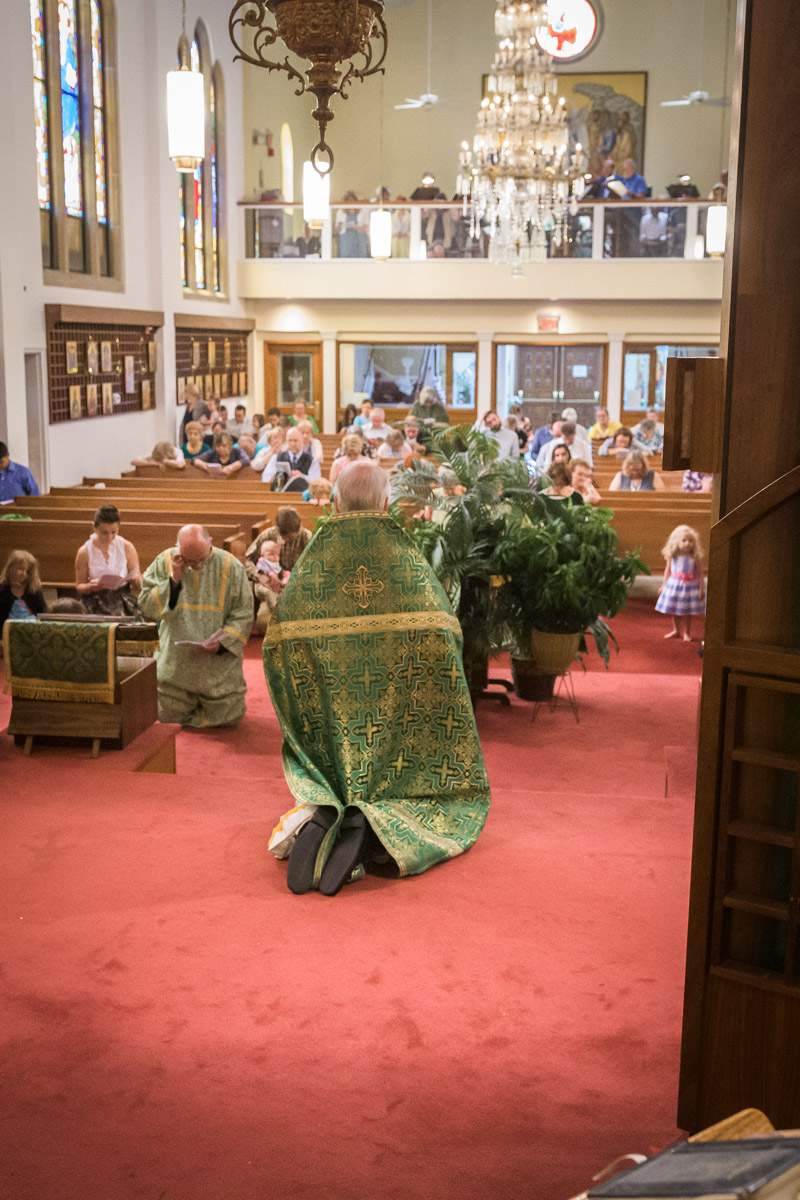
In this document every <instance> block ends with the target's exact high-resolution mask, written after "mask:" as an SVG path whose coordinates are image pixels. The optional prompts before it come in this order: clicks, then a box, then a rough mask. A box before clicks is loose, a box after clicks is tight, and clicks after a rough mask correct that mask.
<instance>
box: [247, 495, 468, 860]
mask: <svg viewBox="0 0 800 1200" xmlns="http://www.w3.org/2000/svg"><path fill="white" fill-rule="evenodd" d="M264 670H265V673H266V677H267V683H268V684H269V689H270V692H271V694H272V701H273V704H274V705H275V710H276V712H277V714H278V718H279V720H280V722H281V725H282V728H283V735H284V741H283V769H284V774H285V776H286V780H287V783H288V784H289V788H290V789H291V791H292V794H293V795H294V797H295V799H296V801H297V803H298V804H300V805H309V804H327V805H333V806H334V807H336V808H337V809H338V810H341V809H342V808H343V806H345V805H348V804H353V805H356V806H358V807H359V808H360V809H362V811H363V812H364V813H365V815H366V817H367V820H368V821H369V824H370V826H371V827H372V829H373V831H374V832H375V834H377V836H378V838H379V839H380V841H381V842H382V844H383V846H384V848H385V849H386V851H388V853H389V854H390V855H391V856H392V858H393V859H394V860H395V862H396V863H397V866H398V868H399V872H400V874H401V875H416V874H419V873H420V872H422V871H426V870H427V869H428V868H429V867H432V866H433V865H434V864H435V863H438V862H441V861H443V860H444V859H448V858H455V857H456V855H459V854H463V852H464V851H465V850H468V849H469V847H470V846H471V845H472V844H473V843H474V842H475V840H476V839H477V837H478V835H479V834H480V832H481V829H482V828H483V824H484V821H485V820H486V814H487V812H488V810H489V781H488V778H487V775H486V768H485V766H484V762H483V756H482V754H481V748H480V743H479V741H478V733H477V730H476V728H475V718H474V715H473V711H472V703H471V701H470V697H469V691H468V690H467V684H466V680H465V678H464V672H463V669H462V665H461V630H460V627H459V624H458V621H457V619H456V617H455V616H454V614H453V610H452V608H451V607H450V604H449V602H448V600H447V597H446V595H445V593H444V591H443V590H442V588H441V586H440V584H439V582H438V580H437V579H436V577H435V575H434V573H433V571H432V570H431V568H430V567H429V566H428V564H427V562H426V561H425V559H424V558H423V556H422V555H421V554H420V553H419V551H418V550H417V549H416V547H415V546H414V544H413V542H412V541H411V539H410V538H409V537H408V535H407V534H406V533H405V532H404V530H402V529H401V528H400V527H399V526H398V525H397V524H396V523H395V521H393V520H392V519H391V518H390V517H388V516H386V515H385V514H384V513H347V514H345V515H343V516H334V517H331V518H330V519H329V520H327V521H324V522H322V523H321V524H320V525H319V526H318V527H317V530H316V532H315V534H314V537H313V538H312V540H311V541H310V543H309V545H308V547H307V548H306V550H305V553H304V554H303V556H302V558H301V559H300V560H299V562H298V563H297V566H296V567H295V568H294V570H293V571H292V575H291V579H290V580H289V582H288V584H287V585H286V588H285V590H284V592H283V594H282V595H281V597H280V600H279V602H278V606H277V609H276V610H275V613H274V614H273V617H272V621H271V623H270V626H269V630H268V632H267V636H266V638H265V640H264Z"/></svg>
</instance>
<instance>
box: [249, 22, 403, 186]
mask: <svg viewBox="0 0 800 1200" xmlns="http://www.w3.org/2000/svg"><path fill="white" fill-rule="evenodd" d="M383 7H384V0H239V2H238V3H237V4H234V6H233V9H232V10H231V15H230V18H229V20H228V31H229V33H230V37H231V41H232V42H233V44H234V46H235V47H236V51H237V53H236V55H235V56H234V61H236V59H239V58H240V59H242V61H243V62H248V63H252V64H253V65H254V66H256V67H264V68H266V70H268V71H285V72H286V74H287V75H288V76H289V78H290V79H294V80H295V81H296V82H297V85H298V86H297V89H296V92H295V95H297V96H302V95H303V93H304V92H311V93H312V94H313V95H314V96H315V97H316V101H317V104H316V108H315V109H314V111H313V113H312V116H313V117H314V120H315V121H316V122H317V124H318V125H319V132H320V140H319V142H318V143H317V145H316V146H315V147H314V149H313V150H312V151H311V155H310V158H311V162H312V163H313V165H314V169H315V170H316V171H317V173H318V174H320V175H328V174H330V171H331V169H332V167H333V150H332V149H331V147H330V146H329V145H328V143H327V141H326V136H325V135H326V131H327V126H328V124H329V122H330V121H332V120H333V117H334V113H333V110H332V109H331V106H330V102H331V99H332V97H333V96H341V97H342V99H347V88H348V87H349V85H350V83H351V82H352V81H353V80H354V79H362V80H363V79H366V78H367V76H369V75H375V74H376V73H377V72H378V71H380V72H382V71H383V65H382V64H383V62H384V60H385V58H386V51H387V48H388V33H387V31H386V25H385V23H384V20H383ZM278 41H282V42H283V43H284V45H285V46H286V47H287V49H288V50H290V51H291V52H292V54H295V55H296V56H297V57H298V58H302V59H306V60H307V61H308V62H310V63H311V66H310V67H308V68H307V70H306V71H305V74H303V73H302V72H301V70H299V69H298V68H297V67H296V66H293V65H292V63H291V62H290V60H289V58H288V56H287V57H285V58H284V59H283V61H282V62H278V61H276V60H273V59H271V58H269V57H268V55H269V53H271V52H272V47H273V46H274V45H275V43H276V42H278ZM358 59H363V65H361V66H356V62H355V61H354V60H358ZM326 156H327V158H326Z"/></svg>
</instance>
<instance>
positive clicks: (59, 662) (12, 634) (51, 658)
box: [3, 621, 118, 704]
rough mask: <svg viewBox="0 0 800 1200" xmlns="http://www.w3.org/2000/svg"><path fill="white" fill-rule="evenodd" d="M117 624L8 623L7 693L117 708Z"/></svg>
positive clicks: (5, 633) (5, 642) (5, 639)
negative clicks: (115, 694)
mask: <svg viewBox="0 0 800 1200" xmlns="http://www.w3.org/2000/svg"><path fill="white" fill-rule="evenodd" d="M117 628H118V626H117V625H116V624H106V623H105V621H103V622H98V623H92V624H87V625H83V624H81V623H80V622H79V621H65V622H63V623H62V622H60V621H6V623H5V626H4V627H3V653H4V654H5V660H6V691H7V692H10V693H11V695H12V696H17V697H19V698H20V699H25V700H73V701H78V702H80V703H83V704H113V703H114V680H115V663H116V653H115V650H116V633H117Z"/></svg>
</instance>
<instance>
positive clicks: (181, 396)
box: [178, 375, 186, 404]
mask: <svg viewBox="0 0 800 1200" xmlns="http://www.w3.org/2000/svg"><path fill="white" fill-rule="evenodd" d="M185 403H186V377H185V376H184V375H179V376H178V404H185Z"/></svg>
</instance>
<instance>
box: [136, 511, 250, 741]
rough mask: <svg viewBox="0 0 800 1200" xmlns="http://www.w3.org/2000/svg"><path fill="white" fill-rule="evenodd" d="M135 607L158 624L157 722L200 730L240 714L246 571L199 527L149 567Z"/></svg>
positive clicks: (188, 529)
mask: <svg viewBox="0 0 800 1200" xmlns="http://www.w3.org/2000/svg"><path fill="white" fill-rule="evenodd" d="M139 607H140V608H141V610H142V612H143V613H144V614H145V616H146V617H149V618H150V619H152V620H154V621H158V622H159V634H158V638H159V650H158V656H157V657H158V717H159V720H160V721H175V722H179V723H180V724H181V725H190V726H197V727H200V728H203V727H205V726H208V725H234V724H236V722H237V721H239V720H240V719H241V718H242V717H243V716H244V713H245V700H244V697H245V691H246V690H247V689H246V684H245V680H244V671H243V670H242V659H243V657H244V648H245V646H246V645H247V638H248V635H249V633H250V626H251V624H252V620H253V594H252V591H251V589H250V581H249V579H248V578H247V572H246V571H245V569H244V567H243V566H242V564H241V563H240V562H239V560H238V559H236V558H234V556H233V555H232V554H229V553H228V552H227V550H217V549H215V548H214V546H213V545H212V543H211V538H210V537H209V535H208V533H207V531H206V530H205V529H203V527H202V525H184V526H183V528H182V529H180V530H179V531H178V543H177V545H176V546H175V547H174V548H173V549H172V550H165V551H164V552H163V554H159V556H158V558H157V559H155V561H154V562H152V563H151V564H150V566H149V567H148V568H147V571H146V572H145V575H144V579H143V581H142V591H141V595H140V597H139Z"/></svg>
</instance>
